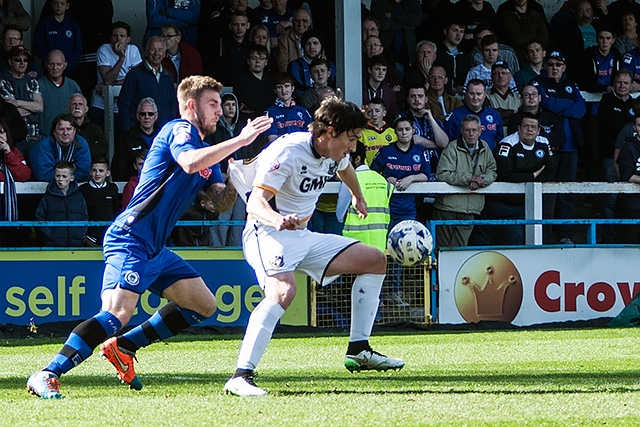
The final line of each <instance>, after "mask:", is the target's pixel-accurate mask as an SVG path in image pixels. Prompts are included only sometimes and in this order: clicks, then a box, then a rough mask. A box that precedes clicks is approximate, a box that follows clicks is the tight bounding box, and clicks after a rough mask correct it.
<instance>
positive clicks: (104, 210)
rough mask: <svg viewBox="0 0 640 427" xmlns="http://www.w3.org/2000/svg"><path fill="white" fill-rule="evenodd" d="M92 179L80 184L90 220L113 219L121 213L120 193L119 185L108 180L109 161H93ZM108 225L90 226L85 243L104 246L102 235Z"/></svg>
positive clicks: (109, 174) (109, 173) (109, 171)
mask: <svg viewBox="0 0 640 427" xmlns="http://www.w3.org/2000/svg"><path fill="white" fill-rule="evenodd" d="M90 174H91V179H90V180H89V182H87V183H85V184H82V185H81V186H80V192H81V193H82V195H83V196H84V200H85V202H86V203H87V210H88V212H89V221H113V219H114V218H115V217H116V215H118V213H120V206H121V205H120V195H119V194H118V186H117V185H115V184H114V183H113V182H109V181H107V179H108V178H109V177H110V176H111V170H110V168H109V161H108V160H107V159H104V158H103V159H98V160H96V161H94V162H93V163H91V172H90ZM106 230H107V227H106V226H98V227H89V230H88V231H87V236H86V241H85V244H86V245H87V246H102V237H103V236H104V232H105V231H106Z"/></svg>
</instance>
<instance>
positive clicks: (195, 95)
mask: <svg viewBox="0 0 640 427" xmlns="http://www.w3.org/2000/svg"><path fill="white" fill-rule="evenodd" d="M222 88H223V86H222V83H220V82H219V81H217V80H216V79H214V78H213V77H209V76H197V75H196V76H189V77H187V78H185V79H184V80H182V81H181V82H180V84H179V85H178V105H179V106H180V112H181V113H182V109H183V108H184V107H185V106H186V105H187V101H188V100H190V99H193V100H195V101H199V100H200V98H201V97H202V94H203V93H204V92H205V91H207V90H212V91H215V92H218V93H220V92H222Z"/></svg>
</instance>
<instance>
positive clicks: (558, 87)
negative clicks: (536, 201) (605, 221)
mask: <svg viewBox="0 0 640 427" xmlns="http://www.w3.org/2000/svg"><path fill="white" fill-rule="evenodd" d="M566 71H567V65H566V61H565V57H564V55H563V54H562V52H559V51H552V52H551V53H550V54H549V55H548V56H547V58H546V59H545V62H544V70H542V71H541V72H540V75H539V76H538V77H536V78H535V79H534V80H533V81H532V82H531V84H533V85H534V86H535V87H536V88H537V89H538V92H540V97H541V102H540V105H541V106H542V109H543V110H546V111H551V112H552V113H554V114H555V115H556V116H558V118H559V119H560V120H562V125H563V128H564V134H565V140H564V144H563V145H562V147H559V148H558V149H557V150H556V152H555V153H554V156H555V159H556V177H555V179H556V180H557V181H561V182H573V181H575V180H576V174H577V171H578V147H581V146H582V145H583V144H584V138H583V135H582V131H581V128H580V119H582V117H584V115H585V113H586V111H587V105H586V103H585V100H584V98H583V97H582V95H581V94H580V89H579V88H578V85H576V83H575V82H574V81H573V80H571V79H570V78H568V77H567V76H566ZM574 206H575V196H573V195H571V194H559V195H558V196H557V198H556V207H555V217H556V218H571V216H572V214H573V208H574ZM569 232H570V230H569V227H568V226H567V225H560V226H558V227H557V229H556V233H557V238H558V241H559V242H560V243H562V244H573V242H572V241H571V238H570V236H569Z"/></svg>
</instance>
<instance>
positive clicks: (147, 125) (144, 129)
mask: <svg viewBox="0 0 640 427" xmlns="http://www.w3.org/2000/svg"><path fill="white" fill-rule="evenodd" d="M136 117H137V119H138V120H137V121H136V123H135V124H134V125H133V127H132V128H131V129H129V130H128V131H126V132H125V133H124V134H123V135H122V138H120V140H119V141H116V145H115V150H114V154H113V161H112V165H111V174H112V176H113V179H114V180H115V181H126V180H128V179H129V178H131V177H132V176H133V175H135V174H136V171H135V169H134V168H133V164H134V163H135V159H136V156H137V155H138V153H139V152H141V151H142V150H146V149H148V148H149V147H150V146H151V142H153V138H155V136H156V134H157V133H158V125H157V120H158V106H157V105H156V102H155V101H154V100H153V98H142V100H141V101H140V103H139V104H138V109H137V110H136Z"/></svg>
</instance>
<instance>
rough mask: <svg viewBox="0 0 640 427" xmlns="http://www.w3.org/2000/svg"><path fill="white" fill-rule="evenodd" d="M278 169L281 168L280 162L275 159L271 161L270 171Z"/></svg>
mask: <svg viewBox="0 0 640 427" xmlns="http://www.w3.org/2000/svg"><path fill="white" fill-rule="evenodd" d="M278 169H280V162H278V161H275V162H271V163H269V172H273V171H277V170H278Z"/></svg>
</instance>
